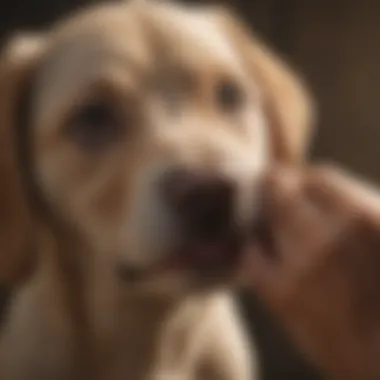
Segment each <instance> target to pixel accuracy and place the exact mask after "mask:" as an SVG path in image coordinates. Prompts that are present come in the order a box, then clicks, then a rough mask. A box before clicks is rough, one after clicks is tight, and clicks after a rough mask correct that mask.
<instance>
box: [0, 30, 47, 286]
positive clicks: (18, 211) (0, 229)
mask: <svg viewBox="0 0 380 380" xmlns="http://www.w3.org/2000/svg"><path fill="white" fill-rule="evenodd" d="M43 45H44V42H43V39H42V37H39V36H34V35H19V36H15V37H13V38H12V39H11V40H10V41H9V43H8V44H7V45H6V46H5V48H4V50H3V52H2V54H1V55H0V285H2V286H8V285H13V284H15V283H17V282H18V281H20V280H21V279H22V277H23V276H24V275H25V274H26V272H27V271H28V268H30V266H31V264H32V261H33V257H32V256H33V255H32V254H31V251H32V250H33V248H32V245H33V244H32V235H33V232H32V229H31V226H32V220H31V212H30V208H29V204H28V199H27V194H26V184H25V183H24V178H23V175H22V170H21V163H20V157H19V156H20V152H19V151H18V150H19V149H18V141H17V140H18V138H17V131H18V125H17V124H18V121H19V120H20V116H21V115H20V113H21V112H23V111H22V109H21V108H20V104H21V102H22V97H23V94H25V91H26V86H27V85H29V81H30V76H31V75H32V72H33V71H34V68H35V66H36V63H37V60H38V57H39V56H40V55H41V52H42V48H43Z"/></svg>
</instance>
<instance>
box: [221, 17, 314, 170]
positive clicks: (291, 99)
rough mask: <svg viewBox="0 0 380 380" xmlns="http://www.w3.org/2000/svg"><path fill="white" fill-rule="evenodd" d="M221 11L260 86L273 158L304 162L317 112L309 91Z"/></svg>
mask: <svg viewBox="0 0 380 380" xmlns="http://www.w3.org/2000/svg"><path fill="white" fill-rule="evenodd" d="M218 15H219V16H220V19H221V22H222V23H224V27H225V28H226V29H227V32H228V33H229V36H230V38H232V42H233V43H234V45H235V46H236V47H237V49H238V50H239V52H240V53H241V54H242V56H243V58H245V59H246V62H247V64H248V65H249V68H250V70H252V75H254V77H255V79H256V81H257V82H258V83H259V86H260V88H261V91H262V95H263V98H264V99H263V101H264V107H265V111H266V116H267V119H268V120H269V123H270V127H271V131H270V133H271V134H272V137H273V141H274V146H273V149H274V152H273V154H274V158H275V159H278V160H280V161H285V162H289V163H299V162H302V160H303V159H304V156H305V154H306V152H307V150H308V146H309V141H310V138H311V134H312V131H313V124H314V116H315V115H314V104H313V101H312V99H311V96H310V94H309V92H308V91H307V89H306V88H305V86H304V84H303V83H302V81H301V79H300V77H299V76H298V75H296V74H295V73H294V72H293V71H292V69H291V68H290V67H289V66H288V65H287V64H286V63H285V62H283V61H282V60H281V59H280V58H279V57H278V56H277V55H276V54H274V53H273V52H271V51H270V50H269V49H268V48H267V47H266V45H265V44H264V43H263V42H262V41H260V40H259V39H258V38H257V37H256V36H253V35H252V33H250V31H249V30H248V28H247V27H246V26H245V25H243V24H242V23H241V22H240V21H239V20H238V19H237V18H235V17H234V16H233V14H232V13H230V12H227V11H225V10H221V11H219V12H218Z"/></svg>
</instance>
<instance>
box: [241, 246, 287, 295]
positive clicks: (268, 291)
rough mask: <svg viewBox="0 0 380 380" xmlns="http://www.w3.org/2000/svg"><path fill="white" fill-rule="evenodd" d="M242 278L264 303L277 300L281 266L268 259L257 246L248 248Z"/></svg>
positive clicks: (263, 251)
mask: <svg viewBox="0 0 380 380" xmlns="http://www.w3.org/2000/svg"><path fill="white" fill-rule="evenodd" d="M244 264H245V265H244V268H245V271H244V272H245V273H244V278H245V282H246V283H247V285H248V287H249V288H251V289H253V290H254V291H255V292H256V293H258V295H259V296H261V297H263V298H264V299H265V300H266V301H268V300H274V299H278V298H279V297H280V290H281V289H282V283H283V278H284V273H283V272H282V267H281V264H280V263H279V262H278V261H277V260H274V259H273V258H272V257H269V256H268V255H267V254H266V253H265V250H264V249H263V248H262V247H261V246H259V245H258V244H256V245H254V246H252V247H250V248H249V252H247V255H246V261H245V263H244Z"/></svg>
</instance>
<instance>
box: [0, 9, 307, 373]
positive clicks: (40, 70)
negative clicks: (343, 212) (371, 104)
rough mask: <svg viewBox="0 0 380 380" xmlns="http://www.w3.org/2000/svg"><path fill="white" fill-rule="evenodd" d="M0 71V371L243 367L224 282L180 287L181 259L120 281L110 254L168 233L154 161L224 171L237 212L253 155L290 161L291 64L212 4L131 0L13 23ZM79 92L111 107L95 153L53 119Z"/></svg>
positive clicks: (262, 163)
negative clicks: (235, 95)
mask: <svg viewBox="0 0 380 380" xmlns="http://www.w3.org/2000/svg"><path fill="white" fill-rule="evenodd" d="M0 78H1V84H0V85H1V95H0V96H1V101H0V118H1V119H0V133H1V138H0V143H1V145H2V146H1V149H0V165H1V166H0V176H1V180H2V186H1V188H2V190H1V191H2V192H1V197H0V211H1V212H2V215H5V216H6V218H7V219H6V221H4V222H2V224H1V228H0V236H1V239H0V252H1V254H0V262H1V267H0V268H1V270H0V280H1V281H2V282H3V283H4V284H7V285H8V286H12V287H13V289H14V290H15V291H14V293H13V299H12V303H11V305H10V307H9V309H8V310H7V317H6V320H5V323H4V325H3V327H2V332H1V336H0V337H1V338H0V378H1V379H12V380H24V379H38V380H42V379H52V378H54V379H69V378H70V379H74V378H75V379H76V378H78V379H84V378H91V379H95V378H97V379H107V380H119V379H133V380H139V379H144V380H147V379H149V380H159V379H169V380H171V379H173V380H174V379H197V380H198V379H202V380H203V379H207V380H211V379H222V380H223V379H225V380H232V379H239V380H244V379H247V380H248V379H249V378H251V376H253V375H254V373H256V372H257V371H258V366H257V363H255V362H254V361H252V359H251V356H250V349H249V346H250V345H249V344H248V342H247V338H246V337H245V333H244V331H243V329H242V327H241V323H240V320H239V316H238V313H237V311H236V308H235V307H234V305H233V300H232V297H231V294H230V290H225V286H221V287H210V288H209V289H206V290H204V291H202V292H196V291H194V289H196V285H197V280H196V279H195V278H194V277H193V276H192V275H191V274H189V273H187V272H186V271H174V272H173V271H163V272H160V273H158V274H157V275H153V274H152V275H151V276H149V277H148V278H147V279H146V281H143V283H142V284H140V283H139V284H137V285H136V284H132V285H131V284H128V283H123V282H122V281H121V280H120V279H119V278H118V276H117V274H116V268H117V267H118V265H120V264H123V263H128V264H131V265H135V266H136V267H138V268H142V269H146V268H149V267H150V266H151V265H152V264H153V263H155V262H157V260H158V261H159V260H160V259H162V258H164V257H165V254H166V251H167V250H168V249H170V247H171V246H172V245H173V239H175V238H176V231H175V224H174V225H173V223H172V221H171V220H170V218H169V216H170V215H169V216H168V215H167V210H166V209H165V208H163V207H164V206H163V205H162V204H161V200H160V199H159V197H158V195H157V189H156V187H155V186H156V185H155V181H156V180H157V178H159V177H160V176H161V175H162V173H163V172H164V171H165V170H166V169H167V168H170V167H172V166H175V165H178V164H180V165H185V166H186V167H189V168H191V169H205V170H208V171H209V172H212V173H213V172H216V173H222V174H223V175H225V176H227V177H229V178H232V179H233V181H234V182H236V184H237V185H238V189H239V200H238V204H239V207H240V211H241V214H242V218H243V219H244V218H247V217H249V215H245V213H247V214H250V213H251V212H253V211H252V210H251V201H252V199H251V198H252V194H253V193H255V191H253V190H252V189H253V188H254V187H255V186H257V183H258V182H259V178H260V176H261V174H262V173H263V171H265V169H266V167H267V166H268V165H269V162H270V161H271V160H273V159H280V160H282V161H289V162H292V163H298V162H300V161H302V158H303V154H304V151H305V147H306V142H307V140H308V135H309V131H310V123H311V119H312V112H311V106H310V100H309V99H308V96H307V94H306V92H305V90H304V89H303V86H302V85H301V84H300V82H299V81H298V79H297V78H296V76H295V75H294V74H293V73H292V72H291V71H290V69H288V68H287V67H286V66H285V65H284V64H283V63H282V62H281V61H280V60H279V59H278V58H277V57H275V56H274V55H272V53H270V52H268V51H267V49H266V48H265V47H263V46H262V44H260V43H259V42H257V41H256V40H252V39H251V37H249V36H248V34H247V32H246V31H245V30H244V29H243V28H241V26H240V23H239V22H238V21H236V20H235V19H234V17H232V16H230V15H229V14H228V13H227V12H225V11H222V10H217V9H211V8H204V9H196V10H192V9H188V8H185V7H181V6H176V5H171V4H166V3H149V4H147V3H145V2H133V3H130V4H122V3H121V4H113V5H105V6H100V7H96V8H94V9H92V10H88V11H86V12H84V13H81V14H78V15H75V16H73V17H71V18H69V20H65V21H64V22H62V23H59V24H58V25H55V26H54V27H53V28H52V29H51V30H50V31H48V32H47V33H46V34H45V35H43V36H39V37H38V38H37V37H34V36H25V37H23V36H21V37H18V38H16V39H15V40H14V41H12V42H11V44H10V47H9V49H7V51H6V52H5V54H4V56H3V58H2V61H1V66H0ZM225 79H226V80H228V81H230V82H232V83H236V84H237V86H238V87H239V88H241V89H242V91H243V93H244V97H245V98H244V99H245V103H244V106H242V107H241V108H240V109H238V110H237V111H234V112H232V113H225V112H224V111H223V110H221V109H220V108H218V107H217V106H215V100H214V98H213V96H214V92H213V91H214V89H215V86H216V85H217V83H218V81H220V80H222V81H223V80H225ZM28 90H29V95H30V97H29V99H28V101H27V106H28V107H27V109H24V110H22V109H20V108H19V106H20V102H21V100H22V98H23V97H24V96H26V95H25V93H26V92H27V91H28ZM177 91H178V92H177ZM94 95H95V96H99V98H101V100H102V101H105V102H107V104H108V103H109V104H113V105H116V106H117V107H116V108H117V110H118V112H120V117H121V119H122V120H123V123H122V124H123V130H122V133H121V134H120V135H118V136H117V138H115V139H113V140H112V139H111V142H109V143H108V145H107V146H104V147H103V146H102V147H101V148H100V150H98V151H96V153H94V151H92V150H91V149H90V150H88V148H83V147H82V146H78V143H77V141H76V140H75V139H76V138H77V137H76V135H74V136H72V135H70V132H69V131H70V129H68V126H70V117H71V115H73V114H74V113H75V110H76V109H80V107H81V105H83V104H84V103H85V102H86V101H88V99H90V100H91V97H92V96H94ZM173 96H174V97H173ZM182 96H183V97H184V98H182ZM172 101H173V102H174V103H171V102H172ZM178 101H179V102H180V107H179V108H176V107H177V102H178ZM168 107H169V108H168ZM172 107H173V108H172ZM178 110H180V114H179V116H178ZM23 112H25V115H26V117H24V118H22V119H26V120H24V123H26V125H21V129H17V123H19V122H20V121H18V120H17V119H18V118H19V116H20V113H23ZM172 112H174V114H175V115H176V116H175V117H174V116H173V114H172ZM22 128H27V129H28V132H29V134H27V135H26V136H24V134H25V131H23V130H22ZM20 134H21V137H20ZM20 139H21V140H22V139H24V140H26V142H27V144H26V146H27V148H28V151H27V152H24V151H23V152H22V153H25V155H26V158H25V157H24V159H23V158H20V157H19V154H18V153H19V152H17V151H18V150H19V149H21V150H22V149H23V147H21V148H20V147H18V146H17V142H18V140H20ZM24 142H25V141H24ZM79 145H80V144H79ZM24 148H25V147H24ZM96 149H97V148H96ZM20 173H21V175H20ZM29 182H30V183H29ZM31 189H32V190H34V191H31ZM251 192H252V194H251ZM37 199H38V200H39V201H40V203H42V204H40V203H39V202H37ZM247 200H248V201H247ZM239 202H240V203H239ZM168 218H169V219H168ZM151 221H153V222H152V223H153V227H152V224H149V223H151ZM148 222H149V223H148ZM147 223H148V224H147ZM152 228H153V229H152ZM157 231H158V232H157ZM152 233H154V234H155V235H153V236H152ZM31 263H32V264H33V265H32V264H31ZM252 357H254V355H253V356H252Z"/></svg>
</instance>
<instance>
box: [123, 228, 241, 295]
mask: <svg viewBox="0 0 380 380" xmlns="http://www.w3.org/2000/svg"><path fill="white" fill-rule="evenodd" d="M244 246H245V240H244V239H243V236H242V235H241V234H237V233H225V234H222V235H219V236H218V237H215V238H210V237H208V238H207V239H203V238H199V237H198V238H191V239H190V238H189V239H183V241H182V243H181V244H179V245H178V246H177V247H176V249H173V250H170V251H169V250H168V252H167V253H166V254H165V255H163V257H162V258H161V259H160V260H159V261H157V262H155V263H153V264H151V265H146V266H144V267H142V268H141V267H140V268H136V267H133V266H130V265H127V264H125V263H124V264H122V265H121V266H120V267H119V268H118V275H119V276H120V278H121V280H122V281H123V282H124V283H125V284H126V285H130V286H133V287H134V288H139V289H150V290H153V291H155V292H161V291H163V292H171V293H173V294H174V293H181V292H186V291H210V290H213V289H217V288H223V287H232V286H234V285H235V284H236V283H237V282H238V278H239V274H240V271H241V263H242V261H243V252H244Z"/></svg>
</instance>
